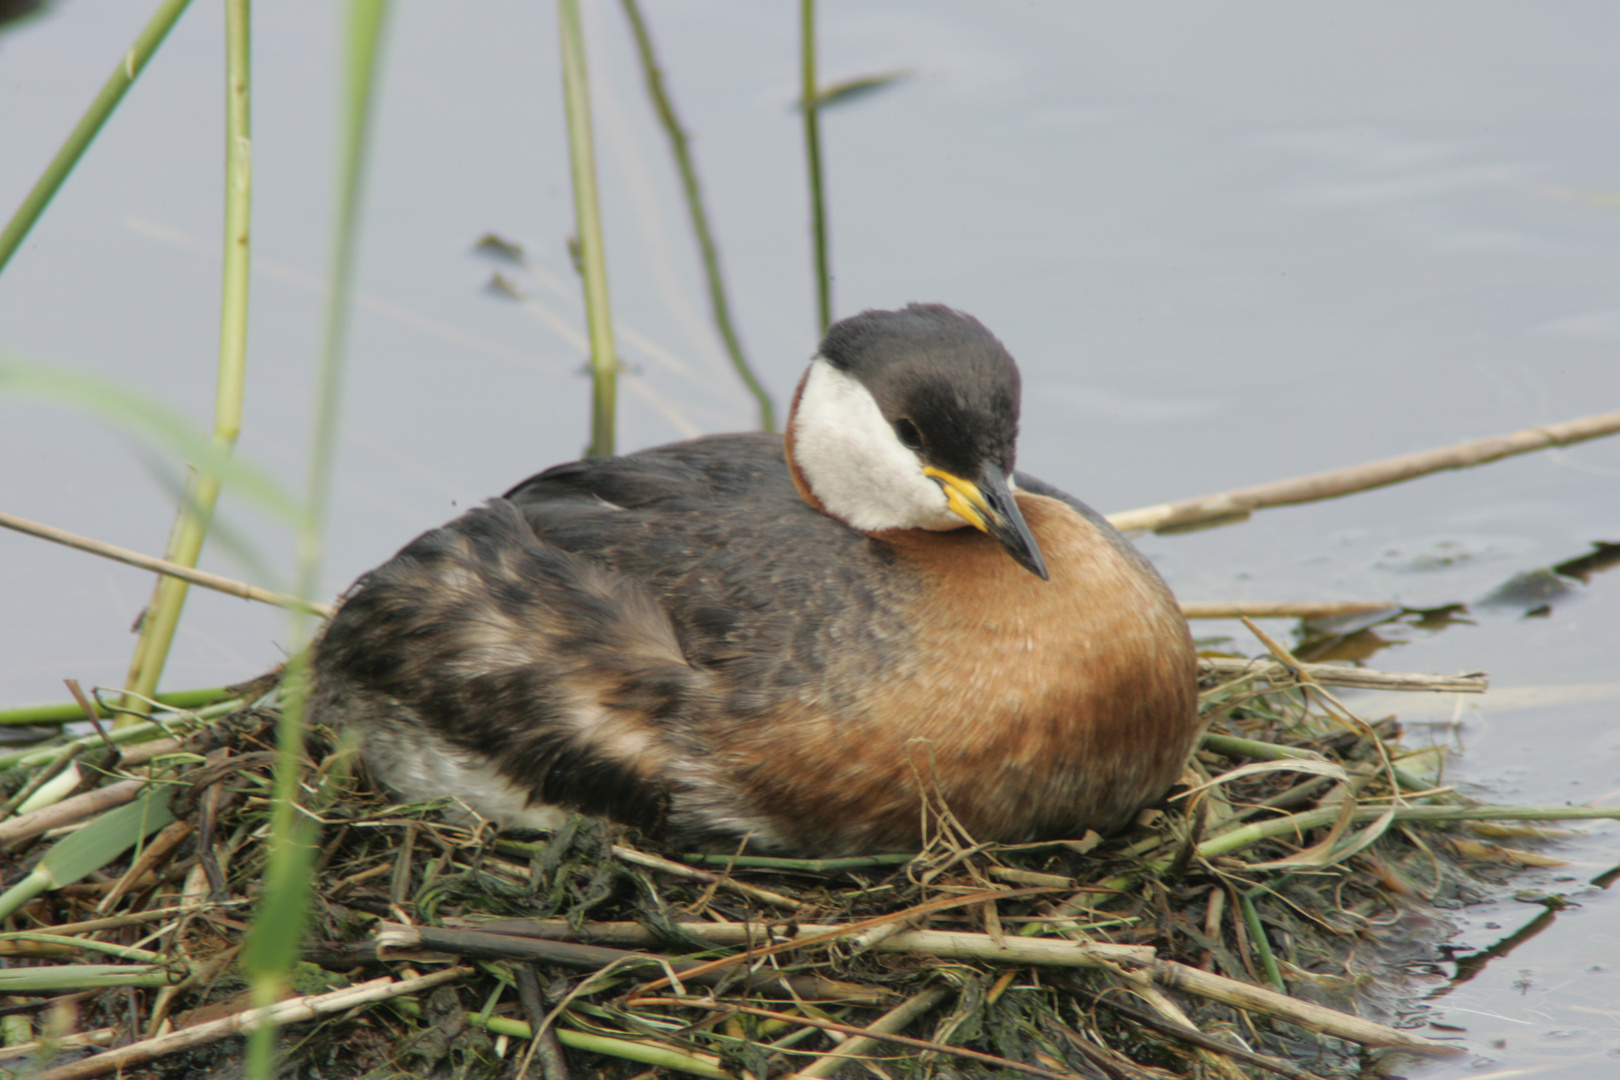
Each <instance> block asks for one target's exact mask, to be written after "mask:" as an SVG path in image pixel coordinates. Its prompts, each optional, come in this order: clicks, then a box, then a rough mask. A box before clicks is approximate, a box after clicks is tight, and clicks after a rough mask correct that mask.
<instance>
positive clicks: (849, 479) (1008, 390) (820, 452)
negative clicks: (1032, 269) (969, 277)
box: [787, 304, 1047, 579]
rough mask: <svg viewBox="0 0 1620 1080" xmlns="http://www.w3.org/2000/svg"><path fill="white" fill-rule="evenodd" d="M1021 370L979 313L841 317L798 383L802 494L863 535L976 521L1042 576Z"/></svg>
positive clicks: (924, 309)
mask: <svg viewBox="0 0 1620 1080" xmlns="http://www.w3.org/2000/svg"><path fill="white" fill-rule="evenodd" d="M1018 398H1019V380H1018V367H1017V365H1016V364H1014V363H1013V359H1012V357H1011V356H1009V355H1008V354H1007V350H1006V349H1004V348H1003V347H1002V345H1001V342H999V341H997V340H996V339H995V337H994V336H993V335H992V334H991V333H990V331H988V330H986V329H985V328H984V326H983V325H981V324H980V323H979V321H978V320H977V319H974V318H972V317H971V316H968V315H964V314H962V313H961V312H959V311H953V310H952V309H950V308H948V307H943V306H941V305H938V304H911V305H909V306H908V307H906V308H905V309H904V310H901V311H865V312H862V313H861V314H859V315H856V316H854V317H852V318H848V319H845V320H843V321H842V322H839V323H836V324H834V325H833V327H832V328H831V329H830V330H828V331H827V337H826V340H825V341H823V342H822V343H821V349H820V351H819V352H818V353H817V354H816V357H815V359H814V360H812V361H811V363H810V370H809V371H807V372H806V373H805V376H804V379H803V381H801V382H800V383H799V390H798V393H797V394H796V395H795V397H794V401H793V411H792V415H791V416H790V417H789V418H788V438H787V447H788V458H789V461H790V462H791V464H792V468H793V471H794V480H795V482H796V483H797V484H798V485H799V489H800V492H801V493H802V494H804V496H805V497H806V498H807V499H808V500H809V501H810V502H811V503H812V504H814V505H816V506H817V507H818V508H819V509H821V510H823V511H825V512H826V513H828V514H830V515H832V516H833V517H835V518H838V519H839V520H841V521H843V522H845V523H847V524H848V525H850V526H851V527H853V528H856V529H859V530H861V531H862V532H873V533H875V532H884V531H887V530H890V529H932V530H936V531H943V530H947V529H960V528H963V527H966V526H970V525H971V526H972V527H974V528H976V529H979V530H981V531H983V532H985V533H988V534H989V535H990V536H992V537H994V538H995V539H996V540H998V541H999V542H1000V543H1001V545H1002V546H1003V547H1005V548H1006V549H1007V553H1008V554H1010V555H1011V556H1012V557H1013V558H1014V559H1016V560H1017V561H1018V563H1019V564H1020V565H1021V566H1023V567H1024V568H1025V569H1027V570H1029V571H1030V572H1031V573H1033V574H1036V575H1038V576H1039V577H1041V578H1043V579H1044V578H1045V577H1046V576H1047V575H1046V563H1045V561H1044V560H1043V559H1042V558H1041V550H1040V547H1039V546H1038V545H1037V544H1036V542H1035V538H1034V536H1033V535H1031V534H1030V531H1029V527H1028V526H1027V525H1026V524H1025V523H1024V517H1023V514H1021V513H1020V512H1019V510H1018V504H1017V502H1016V501H1015V500H1014V499H1013V494H1012V488H1013V483H1012V474H1013V456H1014V443H1015V442H1016V441H1017V437H1018Z"/></svg>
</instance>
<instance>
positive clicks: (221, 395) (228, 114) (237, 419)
mask: <svg viewBox="0 0 1620 1080" xmlns="http://www.w3.org/2000/svg"><path fill="white" fill-rule="evenodd" d="M251 40H252V20H251V14H250V11H249V8H248V0H227V2H226V4H225V253H224V273H223V275H222V278H223V283H222V295H221V300H220V319H219V375H218V385H217V387H216V390H215V394H214V435H213V446H214V449H216V450H217V451H219V453H220V454H221V455H222V456H224V455H228V454H230V453H231V451H232V450H233V449H234V448H235V446H236V439H237V436H238V435H240V434H241V432H242V394H243V386H244V381H245V378H246V371H247V321H248V281H249V276H250V274H251V272H252V259H251V254H252V248H251V242H252V220H253V125H252V57H251V53H252V50H251V47H250V46H251ZM223 483H224V478H223V477H221V476H220V474H219V473H218V472H216V471H214V470H212V469H207V468H204V469H202V470H200V471H199V472H196V473H194V474H193V478H192V481H191V482H190V483H188V484H187V488H186V496H185V498H184V499H183V500H182V501H181V504H180V512H179V515H178V516H177V517H176V519H175V524H174V529H173V531H172V532H171V533H170V536H169V547H168V551H167V552H166V553H165V558H167V559H168V560H169V561H170V562H174V563H179V564H180V565H181V566H190V567H195V566H196V565H197V559H198V556H200V555H201V554H202V547H203V541H204V540H206V539H207V537H208V527H209V524H210V523H211V522H212V521H213V519H214V507H215V506H216V505H217V504H218V502H219V493H220V489H221V487H222V486H223ZM190 589H191V585H190V583H189V582H187V581H185V580H184V579H182V578H177V577H169V576H167V575H164V576H161V577H159V578H158V580H157V585H156V587H155V589H154V590H153V593H152V602H151V604H150V605H149V606H148V607H147V609H146V616H145V618H144V619H143V620H142V621H141V634H140V637H139V638H138V639H137V641H136V643H135V656H134V658H133V659H132V660H131V661H130V671H129V678H128V681H127V682H126V684H125V685H126V686H127V688H128V689H129V691H130V692H131V695H132V696H131V697H129V698H128V699H126V701H125V703H124V704H125V705H126V706H128V707H134V708H135V709H136V711H142V710H140V708H139V707H138V705H136V703H137V702H138V701H139V700H140V699H141V698H149V697H151V696H152V695H153V693H155V692H156V690H157V684H158V679H159V678H160V677H161V676H162V674H163V666H164V664H165V663H166V662H167V661H168V658H169V648H170V646H171V645H173V643H174V632H175V628H176V627H177V626H179V624H180V613H181V612H182V611H183V610H184V608H185V604H186V595H187V593H188V592H189V591H190ZM130 720H131V718H130V717H128V716H125V717H123V718H121V719H120V723H124V722H130Z"/></svg>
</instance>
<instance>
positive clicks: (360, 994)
mask: <svg viewBox="0 0 1620 1080" xmlns="http://www.w3.org/2000/svg"><path fill="white" fill-rule="evenodd" d="M469 974H471V969H469V968H448V969H446V970H444V971H436V972H434V973H433V974H431V975H419V976H417V977H415V978H412V979H399V980H397V981H396V980H394V979H391V978H388V977H387V976H384V977H383V978H380V979H373V980H371V981H370V982H365V983H361V984H359V985H358V986H350V987H345V988H344V989H342V990H334V991H332V992H331V993H328V994H316V995H312V996H310V997H298V998H289V999H288V1000H286V1001H280V1002H277V1003H276V1004H274V1005H267V1006H264V1007H263V1008H258V1009H248V1010H246V1011H244V1012H239V1013H235V1014H233V1015H231V1016H227V1017H224V1018H223V1019H220V1020H212V1021H209V1022H208V1023H205V1024H197V1025H196V1026H194V1027H188V1028H181V1029H180V1030H179V1031H171V1032H170V1033H169V1034H167V1035H159V1036H158V1037H157V1038H155V1039H142V1040H141V1041H140V1042H135V1043H130V1044H129V1045H128V1046H120V1047H119V1048H118V1049H116V1050H108V1051H107V1052H106V1053H103V1054H97V1055H95V1056H94V1057H89V1058H84V1059H83V1060H80V1061H74V1062H70V1063H69V1064H67V1065H59V1066H57V1067H56V1068H54V1069H46V1070H45V1071H44V1072H39V1073H35V1074H34V1077H33V1080H88V1078H89V1077H92V1076H104V1075H106V1074H107V1073H110V1072H116V1071H121V1070H124V1069H130V1068H135V1067H137V1066H140V1065H144V1064H146V1063H147V1062H149V1061H156V1060H157V1059H158V1058H160V1057H165V1056H167V1055H169V1054H177V1053H179V1052H180V1051H182V1050H190V1049H191V1048H192V1047H196V1046H204V1045H206V1044H208V1043H212V1042H218V1041H219V1040H221V1039H226V1038H230V1037H231V1036H234V1035H242V1034H245V1033H247V1032H252V1031H256V1030H258V1029H260V1028H262V1027H265V1026H266V1025H276V1026H279V1025H282V1024H292V1023H297V1022H298V1021H300V1020H313V1019H314V1018H315V1017H317V1016H322V1015H325V1014H327V1013H336V1012H345V1011H347V1010H349V1009H353V1008H356V1007H358V1006H361V1005H370V1004H372V1003H374V1002H378V1001H386V1000H388V999H389V998H396V997H403V996H404V995H406V994H414V993H416V992H418V991H420V990H429V989H432V988H433V987H435V986H439V985H441V984H443V983H447V982H454V981H456V980H457V979H460V978H462V977H464V976H466V975H469Z"/></svg>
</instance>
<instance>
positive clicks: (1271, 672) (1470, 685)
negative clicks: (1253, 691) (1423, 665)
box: [1198, 657, 1490, 694]
mask: <svg viewBox="0 0 1620 1080" xmlns="http://www.w3.org/2000/svg"><path fill="white" fill-rule="evenodd" d="M1295 672H1301V673H1303V674H1305V675H1308V676H1309V677H1310V678H1312V679H1314V680H1315V681H1317V682H1319V683H1322V684H1323V685H1325V686H1350V687H1355V688H1357V689H1364V690H1426V691H1430V692H1433V693H1437V694H1483V693H1484V692H1485V691H1486V690H1488V689H1489V688H1490V680H1489V679H1487V678H1486V676H1485V675H1484V673H1483V672H1477V671H1476V672H1472V673H1470V674H1467V675H1414V674H1409V673H1406V672H1398V671H1373V670H1371V669H1369V668H1354V667H1346V666H1344V665H1343V664H1283V663H1280V662H1278V661H1276V660H1271V659H1258V660H1243V659H1227V658H1225V657H1202V658H1200V659H1199V661H1198V673H1199V674H1200V675H1213V676H1215V677H1217V678H1220V679H1233V678H1237V677H1239V676H1244V675H1253V676H1256V677H1257V678H1261V679H1265V680H1266V681H1268V682H1273V683H1274V682H1277V681H1279V680H1281V681H1286V682H1290V683H1292V682H1295V681H1297V680H1296V676H1295Z"/></svg>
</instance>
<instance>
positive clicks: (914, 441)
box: [894, 419, 923, 450]
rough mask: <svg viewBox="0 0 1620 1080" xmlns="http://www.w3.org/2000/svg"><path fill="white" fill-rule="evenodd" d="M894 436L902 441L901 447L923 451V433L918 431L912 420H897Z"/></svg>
mask: <svg viewBox="0 0 1620 1080" xmlns="http://www.w3.org/2000/svg"><path fill="white" fill-rule="evenodd" d="M894 434H895V437H896V438H898V439H899V440H900V445H901V446H903V447H905V448H906V449H907V450H921V449H922V444H923V443H922V432H920V431H918V430H917V425H916V424H913V423H912V422H911V421H910V420H904V419H901V420H896V421H895V422H894Z"/></svg>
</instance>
